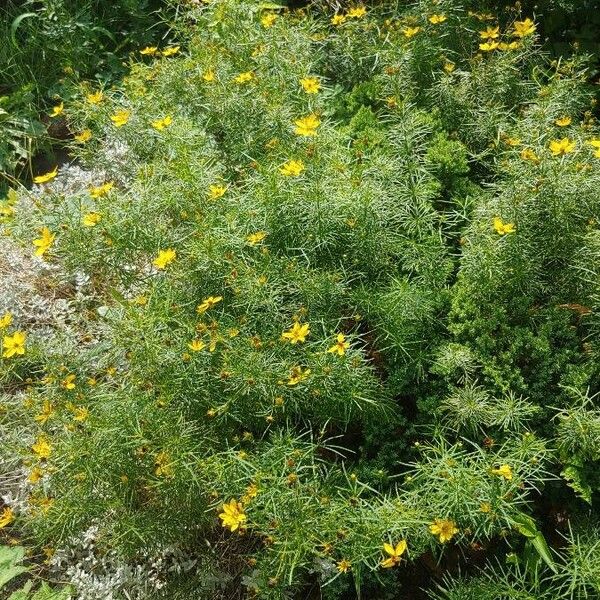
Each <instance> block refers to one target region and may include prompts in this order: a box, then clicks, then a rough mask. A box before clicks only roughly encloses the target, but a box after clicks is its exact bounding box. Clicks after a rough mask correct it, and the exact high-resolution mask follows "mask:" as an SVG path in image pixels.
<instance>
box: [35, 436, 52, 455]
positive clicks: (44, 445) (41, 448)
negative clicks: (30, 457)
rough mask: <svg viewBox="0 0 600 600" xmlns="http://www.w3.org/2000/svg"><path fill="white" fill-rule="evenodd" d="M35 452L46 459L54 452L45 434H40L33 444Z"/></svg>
mask: <svg viewBox="0 0 600 600" xmlns="http://www.w3.org/2000/svg"><path fill="white" fill-rule="evenodd" d="M31 449H32V450H33V453H34V454H35V455H36V456H37V457H38V458H41V459H46V458H49V457H50V454H51V453H52V446H51V444H50V442H49V441H48V438H46V437H44V436H40V437H38V438H37V440H36V441H35V443H34V444H33V446H31Z"/></svg>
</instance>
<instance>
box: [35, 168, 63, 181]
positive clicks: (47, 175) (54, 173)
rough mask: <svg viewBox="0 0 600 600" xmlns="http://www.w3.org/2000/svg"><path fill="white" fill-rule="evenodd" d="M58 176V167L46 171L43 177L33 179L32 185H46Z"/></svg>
mask: <svg viewBox="0 0 600 600" xmlns="http://www.w3.org/2000/svg"><path fill="white" fill-rule="evenodd" d="M57 175H58V165H57V166H56V167H54V169H52V171H48V173H44V174H43V175H38V176H37V177H34V178H33V183H48V182H49V181H52V180H53V179H54V178H55V177H56V176H57Z"/></svg>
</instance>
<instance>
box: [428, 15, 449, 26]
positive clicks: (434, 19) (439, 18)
mask: <svg viewBox="0 0 600 600" xmlns="http://www.w3.org/2000/svg"><path fill="white" fill-rule="evenodd" d="M447 18H448V17H447V16H446V15H431V16H430V17H429V19H428V20H429V22H430V23H431V24H432V25H438V24H439V23H443V22H444V21H445V20H446V19H447Z"/></svg>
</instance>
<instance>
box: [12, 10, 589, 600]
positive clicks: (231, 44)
mask: <svg viewBox="0 0 600 600" xmlns="http://www.w3.org/2000/svg"><path fill="white" fill-rule="evenodd" d="M394 4H395V3H394ZM363 8H364V7H359V6H356V7H353V8H349V9H348V10H346V11H344V12H338V13H337V14H336V15H334V14H332V13H330V12H321V11H318V10H316V9H302V10H283V9H279V8H275V7H273V6H271V5H269V6H261V5H260V4H257V3H249V2H237V1H234V0H215V1H214V2H210V3H202V4H199V5H195V6H192V7H190V8H189V12H186V13H185V17H183V18H182V20H181V21H180V22H179V23H178V25H177V27H178V29H179V35H180V39H181V40H183V41H182V43H181V46H173V45H171V44H168V43H167V44H155V45H149V47H147V48H143V47H142V46H140V50H143V52H141V53H139V54H136V55H135V57H134V58H132V60H131V63H130V65H129V72H128V74H127V76H126V77H125V79H124V81H123V84H122V86H121V87H119V88H112V89H111V88H109V87H106V86H102V85H98V84H96V83H94V84H92V83H90V82H83V83H78V82H73V83H72V85H71V87H68V91H67V94H66V95H65V97H64V101H65V107H64V111H65V115H66V123H67V125H68V128H69V130H70V131H71V132H72V133H73V134H74V135H75V136H77V137H75V138H74V140H73V142H72V144H71V150H72V152H73V155H74V156H76V157H77V159H78V160H79V161H81V163H82V164H83V165H87V166H88V167H89V168H90V169H91V170H92V172H93V174H94V177H95V180H94V184H93V185H92V187H91V188H90V189H86V188H85V187H81V189H80V190H79V191H77V189H75V190H74V191H69V192H67V193H65V192H64V191H61V188H60V187H59V186H56V187H54V186H53V184H52V180H53V179H54V178H55V177H58V181H61V179H62V180H63V181H64V180H65V179H66V177H65V176H64V175H63V174H62V172H61V171H62V169H59V170H58V175H56V173H55V172H53V171H51V172H50V173H48V174H46V177H43V175H44V174H43V173H40V174H39V175H42V180H43V179H49V180H50V183H49V184H48V185H46V184H45V183H44V182H43V181H41V182H40V185H45V187H43V188H37V191H39V194H38V195H37V197H36V198H35V199H36V201H35V202H33V203H31V209H30V210H27V211H26V210H23V209H20V208H19V205H17V206H16V208H15V209H14V211H15V212H16V215H15V216H9V217H7V221H8V225H9V227H10V230H11V232H12V235H13V236H14V237H15V238H16V239H18V240H20V241H21V242H22V243H23V244H26V246H27V247H29V248H30V249H33V248H37V253H38V255H41V256H42V258H43V259H45V260H48V261H50V262H52V263H56V264H57V265H60V267H61V268H62V269H64V277H65V279H67V280H69V279H71V280H72V278H73V277H74V276H75V274H77V273H83V274H85V275H87V277H88V278H89V283H88V286H89V289H88V293H87V295H86V297H85V300H84V301H80V302H81V303H80V304H79V306H80V310H81V311H82V313H83V314H84V316H85V321H86V323H87V325H86V326H87V328H88V330H84V331H81V332H79V331H78V332H76V333H74V334H72V336H71V338H70V339H69V338H68V336H66V338H65V339H57V336H52V337H48V336H43V335H35V334H31V335H30V336H29V337H27V338H26V340H25V344H24V347H23V348H22V349H23V352H24V354H22V355H21V354H19V352H20V348H21V346H20V341H19V338H18V336H17V337H15V333H18V332H19V331H21V329H24V324H22V323H6V324H5V328H6V332H5V333H6V335H5V336H4V338H3V346H2V351H3V353H4V355H5V358H4V360H3V367H4V370H3V373H2V380H1V381H2V383H3V384H4V385H5V386H6V389H7V390H10V389H11V386H12V387H13V388H14V387H17V388H19V387H20V388H22V387H23V380H24V379H26V378H27V377H29V380H28V389H27V391H26V401H25V402H22V401H19V399H18V398H17V399H15V398H14V397H10V396H9V395H8V394H7V397H6V400H5V404H6V407H7V408H6V412H5V414H4V415H2V416H1V418H2V425H1V426H2V428H3V430H4V431H6V432H11V431H12V432H13V434H12V435H10V436H9V437H10V439H11V444H10V448H7V450H6V454H7V455H9V456H12V460H15V456H18V457H21V459H22V461H23V464H24V466H25V468H26V471H27V475H28V477H29V484H30V489H29V492H30V496H29V498H28V501H27V503H26V507H25V508H24V509H23V510H22V511H21V513H19V514H18V515H17V517H16V522H17V524H19V525H21V526H22V527H23V528H25V530H26V531H27V532H28V533H29V535H30V536H31V539H32V540H33V542H34V543H35V544H38V545H40V546H52V547H59V548H60V547H61V546H63V545H66V544H68V543H69V540H70V539H72V538H73V536H77V535H79V534H80V533H81V532H82V531H86V530H87V529H88V528H90V527H92V526H94V527H98V530H99V535H98V539H99V540H100V545H101V547H102V548H103V549H104V550H105V551H107V552H108V551H109V550H110V551H113V550H117V551H118V552H120V553H121V554H122V556H123V557H124V560H133V559H134V558H135V557H136V556H138V555H139V553H140V552H149V551H159V550H160V549H162V548H164V547H166V546H168V545H171V544H174V545H180V546H182V547H184V548H186V552H189V554H190V556H198V557H203V556H204V557H205V556H207V555H208V553H209V551H208V550H207V549H206V548H210V549H215V548H216V549H217V550H215V552H218V553H220V554H219V556H218V558H217V560H216V563H217V570H218V571H220V574H219V577H220V579H219V581H228V583H227V584H226V585H227V586H228V587H226V589H225V590H221V591H215V589H212V590H211V591H207V592H205V591H203V590H205V585H204V583H205V582H206V579H207V574H206V572H204V573H202V572H196V573H195V579H194V578H193V577H191V576H190V577H189V578H188V580H187V581H186V582H185V583H182V582H181V580H179V579H177V578H175V577H174V578H173V579H172V580H171V581H170V585H168V586H167V587H166V589H165V590H163V591H162V592H161V593H162V594H163V595H164V597H177V596H176V594H180V597H186V598H196V597H212V598H214V597H219V596H218V595H219V594H221V596H220V597H223V598H231V597H234V595H235V594H236V593H237V590H239V589H240V588H243V589H245V590H247V591H248V592H249V593H250V594H254V596H256V597H260V598H292V597H296V598H303V597H308V593H309V590H310V589H311V587H312V586H314V587H315V589H316V588H323V589H324V590H325V591H324V592H323V593H324V594H327V596H324V597H329V598H340V599H341V598H347V597H355V596H360V595H361V593H362V594H363V597H366V596H365V594H369V595H370V597H381V598H384V597H394V594H396V596H395V597H399V596H398V594H409V593H411V587H410V586H411V571H410V568H409V567H408V565H409V564H414V565H417V567H418V566H421V567H423V565H425V564H427V565H429V566H430V567H431V566H432V565H434V564H435V563H436V562H437V563H438V564H439V565H440V566H439V569H438V571H439V572H441V573H443V574H444V575H445V576H446V583H444V584H443V585H442V588H441V591H436V590H437V587H438V586H437V584H438V583H439V581H435V580H434V579H433V578H431V581H429V582H428V584H427V587H428V593H430V597H432V598H437V597H439V598H442V597H443V598H471V597H472V598H475V597H476V596H477V597H480V598H489V599H490V600H491V599H492V598H525V597H533V596H532V595H531V594H535V597H539V598H552V599H554V600H558V599H566V598H573V597H581V598H583V597H586V596H584V595H583V594H584V593H589V594H590V596H589V597H592V596H591V594H592V590H593V591H597V581H596V579H597V578H596V577H595V575H594V573H595V571H594V565H595V562H594V560H595V558H594V557H593V556H591V554H589V553H588V550H590V552H592V551H595V550H596V546H597V544H595V542H594V541H593V540H590V539H588V538H585V540H584V536H583V534H582V533H580V528H577V517H578V516H580V515H582V514H585V511H586V510H588V505H587V504H586V503H585V501H586V500H587V502H590V503H591V502H592V500H593V497H594V495H595V494H597V491H598V482H597V480H596V479H595V478H594V475H593V473H592V471H593V464H594V461H597V458H598V456H597V455H598V444H597V440H596V437H597V433H598V432H597V431H596V429H597V427H596V425H597V423H596V422H597V420H598V415H597V408H596V404H597V396H596V395H595V394H597V392H598V387H599V372H598V361H597V360H596V359H597V352H598V351H597V344H598V328H597V318H596V315H597V310H598V298H599V296H598V291H599V287H598V285H599V283H600V281H599V279H598V276H597V275H598V273H597V269H596V267H595V264H596V263H595V262H594V257H597V256H598V252H597V248H598V236H597V228H598V221H597V218H598V211H599V209H600V206H599V197H598V193H597V190H598V185H599V183H600V180H599V175H598V169H597V165H598V157H599V153H600V141H599V136H600V134H599V129H598V126H597V123H596V122H595V119H594V118H593V116H592V113H591V110H592V109H593V106H594V100H593V90H592V89H591V87H590V86H589V85H588V84H587V79H588V71H586V69H587V63H586V60H585V58H584V57H577V58H573V59H571V60H565V61H562V62H560V63H551V62H549V60H548V59H547V58H546V56H545V55H544V54H543V53H542V52H541V50H540V48H539V46H538V40H537V37H536V33H535V31H536V26H535V24H534V22H533V21H530V20H528V19H527V17H526V15H523V16H522V17H519V20H518V21H517V23H516V24H515V23H514V21H515V18H514V16H513V18H512V21H511V22H510V23H509V22H507V23H504V22H503V24H502V27H501V29H499V30H498V31H495V30H494V23H495V21H494V20H493V17H492V19H490V18H489V17H488V16H486V15H482V14H480V13H476V14H474V13H472V12H469V11H468V10H466V9H465V7H464V6H463V3H461V2H459V1H458V0H442V1H439V2H435V3H432V2H429V0H421V1H420V2H419V3H417V4H416V5H415V6H411V7H405V6H404V5H402V6H400V5H399V6H395V5H394V6H392V3H390V5H386V4H383V5H382V6H381V7H378V8H373V9H369V10H368V11H366V10H363ZM83 134H85V135H83ZM38 181H40V180H39V179H38ZM25 195H27V194H25ZM40 200H41V201H40ZM7 206H8V204H7ZM7 212H8V211H7ZM32 242H33V244H34V245H33V246H32V245H31V244H32ZM574 398H575V400H574ZM17 423H19V424H25V425H24V426H25V427H26V428H27V430H28V432H29V436H28V437H27V436H25V437H23V436H16V435H14V431H16V429H17V425H16V424H17ZM582 428H583V430H582ZM561 473H562V475H561ZM569 486H571V487H572V488H574V489H575V491H576V492H577V493H578V494H579V496H581V497H578V496H577V495H576V494H575V493H573V490H570V489H569ZM555 503H556V504H558V505H560V506H561V507H562V509H563V510H564V511H565V514H566V515H568V517H569V518H568V519H566V518H565V521H566V520H569V521H572V523H573V528H574V529H573V533H572V534H568V535H571V538H569V539H570V540H571V541H570V542H569V546H568V547H567V548H564V547H561V542H557V541H556V538H557V535H556V531H557V530H559V531H560V529H559V528H558V526H557V525H556V523H551V522H550V517H549V512H550V511H549V508H548V507H549V506H552V505H554V504H555ZM563 533H564V535H567V533H565V532H564V531H563ZM561 539H562V538H561ZM404 542H406V546H404ZM562 546H564V544H562ZM211 551H212V550H211ZM476 552H481V553H482V554H481V555H480V556H483V557H484V559H485V561H484V560H482V561H481V563H482V564H483V562H487V566H486V567H485V568H484V570H483V573H482V574H479V575H475V576H474V577H465V578H462V577H460V576H459V575H458V571H459V568H460V567H462V566H463V565H466V564H468V562H469V560H470V558H469V557H470V556H472V553H476ZM505 563H508V564H505ZM582 564H583V565H584V566H585V568H579V567H580V565H582ZM497 565H500V566H497ZM386 567H399V568H393V569H392V568H390V569H389V570H388V569H387V568H386ZM417 567H414V568H417ZM574 574H576V577H575V575H574ZM228 578H229V579H228ZM532 582H533V583H532ZM353 588H354V590H355V591H351V590H352V589H353ZM532 590H533V591H532ZM527 594H529V595H527ZM576 594H580V595H579V596H577V595H576ZM199 595H200V596H199Z"/></svg>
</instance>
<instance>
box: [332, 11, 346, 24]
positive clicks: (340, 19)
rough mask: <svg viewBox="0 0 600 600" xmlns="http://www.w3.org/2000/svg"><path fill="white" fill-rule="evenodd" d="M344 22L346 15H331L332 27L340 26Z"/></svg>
mask: <svg viewBox="0 0 600 600" xmlns="http://www.w3.org/2000/svg"><path fill="white" fill-rule="evenodd" d="M345 21H346V15H342V14H337V15H333V17H331V24H332V25H341V24H342V23H344V22H345Z"/></svg>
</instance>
